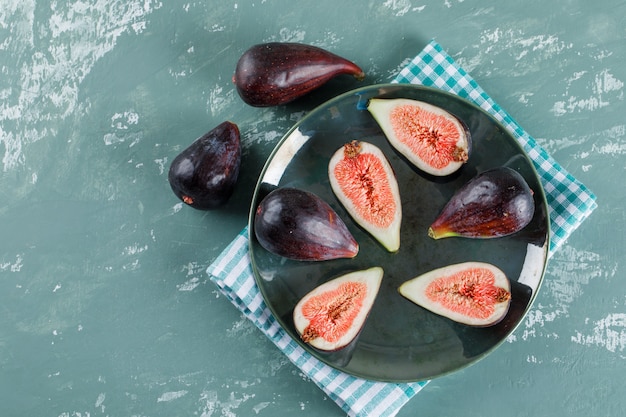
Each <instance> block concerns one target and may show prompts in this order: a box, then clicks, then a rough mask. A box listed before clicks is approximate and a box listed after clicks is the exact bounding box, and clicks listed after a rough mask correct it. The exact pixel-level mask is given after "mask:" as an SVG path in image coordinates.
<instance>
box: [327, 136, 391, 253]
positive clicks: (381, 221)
mask: <svg viewBox="0 0 626 417" xmlns="http://www.w3.org/2000/svg"><path fill="white" fill-rule="evenodd" d="M328 176H329V179H330V185H331V188H332V190H333V192H334V193H335V195H336V196H337V198H338V199H339V201H340V202H341V203H342V204H343V206H344V207H345V209H346V211H347V212H348V213H349V214H350V216H352V218H353V219H354V220H355V221H356V223H358V224H359V225H360V226H361V227H363V228H364V229H365V230H366V231H367V232H368V233H370V234H371V235H372V236H373V237H374V238H375V239H376V240H378V241H379V242H380V243H381V244H382V245H383V246H384V247H385V248H386V249H387V250H388V251H389V252H396V251H397V250H398V249H399V248H400V225H401V222H402V204H401V201H400V191H399V188H398V182H397V180H396V177H395V174H394V172H393V169H392V168H391V165H390V164H389V161H388V160H387V158H386V157H385V155H384V154H383V152H382V151H381V150H380V149H379V148H378V147H377V146H375V145H373V144H371V143H368V142H359V141H352V142H350V143H346V144H345V145H344V146H343V147H342V148H340V149H338V150H337V151H336V152H335V154H334V155H333V156H332V157H331V159H330V162H329V165H328Z"/></svg>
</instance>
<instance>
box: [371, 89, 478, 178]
mask: <svg viewBox="0 0 626 417" xmlns="http://www.w3.org/2000/svg"><path fill="white" fill-rule="evenodd" d="M367 109H368V110H369V112H370V113H371V114H372V116H373V117H374V119H375V120H376V122H378V125H379V126H380V128H381V129H382V131H383V133H384V134H385V136H386V137H387V139H388V140H389V143H390V144H391V145H392V146H393V147H394V148H396V149H397V150H398V152H400V153H401V154H402V155H404V156H405V157H406V158H407V159H408V160H409V161H410V162H411V163H412V164H413V165H415V166H416V167H417V168H419V169H420V170H422V171H424V172H426V173H428V174H431V175H435V176H445V175H450V174H452V173H453V172H456V171H457V170H458V169H459V168H461V166H463V164H465V163H466V162H467V160H468V158H469V154H470V152H471V145H472V142H471V136H470V132H469V130H468V128H467V126H465V124H464V123H463V122H462V121H461V120H460V119H458V118H457V117H456V116H454V115H452V114H450V113H448V112H447V111H445V110H444V109H442V108H440V107H437V106H434V105H432V104H429V103H426V102H423V101H418V100H412V99H406V98H397V99H383V98H372V99H370V100H369V102H368V104H367Z"/></svg>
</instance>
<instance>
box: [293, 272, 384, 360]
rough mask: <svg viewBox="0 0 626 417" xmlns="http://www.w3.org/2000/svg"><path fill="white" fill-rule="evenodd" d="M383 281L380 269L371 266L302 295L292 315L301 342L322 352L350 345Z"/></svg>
mask: <svg viewBox="0 0 626 417" xmlns="http://www.w3.org/2000/svg"><path fill="white" fill-rule="evenodd" d="M382 278H383V269H382V268H380V267H372V268H369V269H365V270H361V271H354V272H350V273H348V274H345V275H341V276H339V277H337V278H334V279H332V280H331V281H327V282H325V283H324V284H322V285H320V286H318V287H316V288H315V289H313V290H312V291H311V292H309V293H308V294H307V295H305V296H304V297H303V298H302V299H301V300H300V301H299V302H298V304H297V305H296V307H295V309H294V312H293V321H294V325H295V328H296V331H297V332H298V334H299V335H300V337H301V339H302V340H303V341H304V342H305V343H308V344H309V345H311V346H313V347H314V348H316V349H319V350H323V351H334V350H338V349H341V348H343V347H346V346H347V345H348V344H350V342H352V341H353V340H354V339H355V338H356V337H357V335H358V334H359V333H360V332H361V329H362V328H363V325H364V324H365V321H366V320H367V316H368V314H369V312H370V310H371V309H372V306H373V305H374V301H375V300H376V295H377V294H378V290H379V288H380V283H381V282H382Z"/></svg>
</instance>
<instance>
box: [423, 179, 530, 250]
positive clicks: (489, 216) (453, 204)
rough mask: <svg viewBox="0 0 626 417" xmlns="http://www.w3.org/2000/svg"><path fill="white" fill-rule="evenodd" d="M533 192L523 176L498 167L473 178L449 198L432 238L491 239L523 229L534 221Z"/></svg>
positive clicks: (433, 227) (434, 224)
mask: <svg viewBox="0 0 626 417" xmlns="http://www.w3.org/2000/svg"><path fill="white" fill-rule="evenodd" d="M534 213H535V202H534V200H533V192H532V190H531V189H530V187H529V186H528V184H527V183H526V180H524V178H523V177H522V176H521V174H520V173H519V172H517V171H515V170H513V169H511V168H508V167H498V168H494V169H490V170H487V171H484V172H482V173H481V174H479V175H477V176H476V177H474V178H472V179H471V180H470V181H469V182H468V183H467V184H465V185H464V186H463V187H462V188H461V189H459V190H458V191H457V192H456V193H455V194H454V195H453V196H452V198H450V200H449V201H448V203H447V204H446V206H445V207H444V208H443V210H442V211H441V213H440V214H439V215H438V216H437V218H436V219H435V221H434V222H433V223H432V224H431V226H430V228H429V229H428V235H429V236H430V237H432V238H433V239H441V238H445V237H455V236H458V237H467V238H480V239H489V238H497V237H503V236H508V235H511V234H513V233H516V232H519V231H520V230H522V229H523V228H524V227H526V225H528V223H530V221H531V220H532V218H533V215H534Z"/></svg>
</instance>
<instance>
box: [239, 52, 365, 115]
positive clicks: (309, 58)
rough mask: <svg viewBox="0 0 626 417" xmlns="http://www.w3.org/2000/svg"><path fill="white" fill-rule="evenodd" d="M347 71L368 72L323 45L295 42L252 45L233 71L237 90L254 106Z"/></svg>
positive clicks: (282, 99)
mask: <svg viewBox="0 0 626 417" xmlns="http://www.w3.org/2000/svg"><path fill="white" fill-rule="evenodd" d="M341 74H347V75H352V76H354V77H355V78H356V79H357V80H362V79H363V78H365V73H364V72H363V70H362V69H361V68H359V67H358V66H357V65H356V64H355V63H353V62H351V61H348V60H347V59H345V58H342V57H340V56H338V55H335V54H333V53H331V52H328V51H326V50H324V49H322V48H318V47H316V46H312V45H306V44H301V43H292V42H270V43H263V44H258V45H254V46H252V47H251V48H250V49H248V50H247V51H245V52H244V53H243V55H242V56H241V57H240V58H239V61H238V62H237V66H236V68H235V74H234V75H233V82H234V83H235V85H236V87H237V92H238V93H239V96H240V97H241V98H242V99H243V101H244V102H246V103H247V104H249V105H251V106H257V107H268V106H277V105H280V104H285V103H288V102H290V101H293V100H295V99H297V98H299V97H302V96H304V95H305V94H307V93H309V92H311V91H313V90H315V89H317V88H319V87H321V86H322V85H324V84H325V83H327V82H328V81H329V80H330V79H332V78H334V77H336V76H338V75H341Z"/></svg>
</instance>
